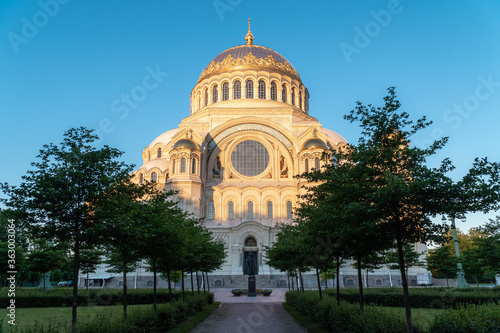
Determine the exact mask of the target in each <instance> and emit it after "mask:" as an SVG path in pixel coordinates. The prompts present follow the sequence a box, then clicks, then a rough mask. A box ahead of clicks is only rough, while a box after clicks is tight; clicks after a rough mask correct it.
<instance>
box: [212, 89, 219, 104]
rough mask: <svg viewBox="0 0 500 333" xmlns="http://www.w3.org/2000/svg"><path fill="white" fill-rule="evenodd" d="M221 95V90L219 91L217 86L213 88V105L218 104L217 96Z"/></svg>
mask: <svg viewBox="0 0 500 333" xmlns="http://www.w3.org/2000/svg"><path fill="white" fill-rule="evenodd" d="M218 94H219V89H217V85H215V86H214V87H213V88H212V103H217V96H218Z"/></svg>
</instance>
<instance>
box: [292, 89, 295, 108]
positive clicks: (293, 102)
mask: <svg viewBox="0 0 500 333" xmlns="http://www.w3.org/2000/svg"><path fill="white" fill-rule="evenodd" d="M292 105H293V106H295V88H293V89H292Z"/></svg>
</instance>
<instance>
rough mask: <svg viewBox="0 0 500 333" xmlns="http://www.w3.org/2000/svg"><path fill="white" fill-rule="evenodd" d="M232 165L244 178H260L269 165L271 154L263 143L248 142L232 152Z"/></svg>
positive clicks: (244, 142) (240, 144)
mask: <svg viewBox="0 0 500 333" xmlns="http://www.w3.org/2000/svg"><path fill="white" fill-rule="evenodd" d="M231 163H232V165H233V168H234V169H235V170H236V171H237V172H238V173H240V174H242V175H243V176H246V177H254V176H258V175H260V174H261V173H263V172H264V170H266V168H267V166H268V165H269V153H268V151H267V149H266V147H264V145H263V144H262V143H260V142H258V141H255V140H246V141H243V142H240V143H238V144H237V145H236V147H235V148H234V149H233V151H232V152H231Z"/></svg>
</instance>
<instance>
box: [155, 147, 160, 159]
mask: <svg viewBox="0 0 500 333" xmlns="http://www.w3.org/2000/svg"><path fill="white" fill-rule="evenodd" d="M156 157H158V158H160V157H161V148H158V153H157V154H156Z"/></svg>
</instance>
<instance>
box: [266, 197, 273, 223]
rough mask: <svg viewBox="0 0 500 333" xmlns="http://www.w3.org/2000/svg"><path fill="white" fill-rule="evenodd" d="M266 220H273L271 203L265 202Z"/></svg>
mask: <svg viewBox="0 0 500 333" xmlns="http://www.w3.org/2000/svg"><path fill="white" fill-rule="evenodd" d="M267 218H268V219H272V218H273V202H272V201H268V202H267Z"/></svg>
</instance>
